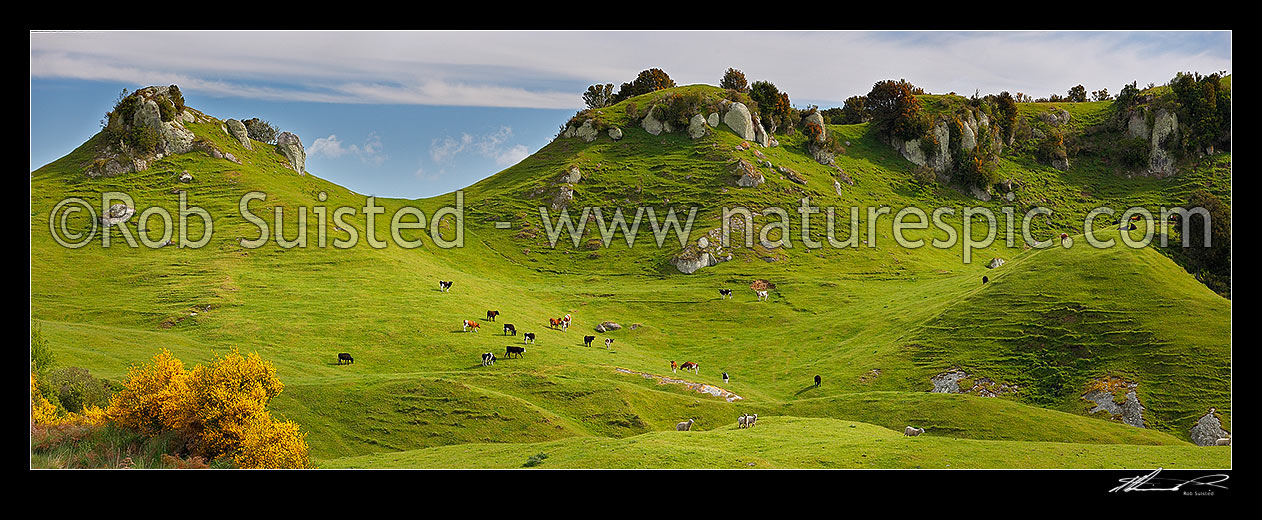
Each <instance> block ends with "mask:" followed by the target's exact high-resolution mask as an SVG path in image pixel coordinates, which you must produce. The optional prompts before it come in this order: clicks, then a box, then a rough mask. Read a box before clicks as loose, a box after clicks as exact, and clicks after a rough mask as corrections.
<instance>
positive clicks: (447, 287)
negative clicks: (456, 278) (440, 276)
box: [438, 280, 456, 292]
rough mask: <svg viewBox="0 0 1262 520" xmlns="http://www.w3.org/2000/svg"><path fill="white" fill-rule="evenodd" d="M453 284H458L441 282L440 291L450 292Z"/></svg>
mask: <svg viewBox="0 0 1262 520" xmlns="http://www.w3.org/2000/svg"><path fill="white" fill-rule="evenodd" d="M453 283H456V282H445V281H443V280H439V281H438V290H440V291H442V292H447V291H448V290H450V289H451V284H453Z"/></svg>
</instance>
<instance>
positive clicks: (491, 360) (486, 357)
mask: <svg viewBox="0 0 1262 520" xmlns="http://www.w3.org/2000/svg"><path fill="white" fill-rule="evenodd" d="M494 364H495V354H492V353H490V352H487V353H486V354H482V366H488V365H494Z"/></svg>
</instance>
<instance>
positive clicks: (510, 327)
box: [504, 323, 517, 336]
mask: <svg viewBox="0 0 1262 520" xmlns="http://www.w3.org/2000/svg"><path fill="white" fill-rule="evenodd" d="M509 333H512V335H514V336H516V335H517V327H514V326H513V324H512V323H505V324H504V335H505V336H507V335H509Z"/></svg>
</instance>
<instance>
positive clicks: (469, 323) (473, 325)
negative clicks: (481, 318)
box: [464, 320, 481, 332]
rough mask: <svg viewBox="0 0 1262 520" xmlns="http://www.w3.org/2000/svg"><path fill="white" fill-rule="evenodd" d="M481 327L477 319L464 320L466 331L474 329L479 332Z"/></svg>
mask: <svg viewBox="0 0 1262 520" xmlns="http://www.w3.org/2000/svg"><path fill="white" fill-rule="evenodd" d="M479 327H481V325H478V322H476V321H473V320H464V331H465V332H469V329H473V332H477V331H478V328H479Z"/></svg>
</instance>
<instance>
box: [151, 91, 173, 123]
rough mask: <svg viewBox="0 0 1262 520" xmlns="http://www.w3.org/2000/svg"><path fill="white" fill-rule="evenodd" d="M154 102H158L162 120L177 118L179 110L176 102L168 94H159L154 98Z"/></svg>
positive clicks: (159, 115)
mask: <svg viewBox="0 0 1262 520" xmlns="http://www.w3.org/2000/svg"><path fill="white" fill-rule="evenodd" d="M154 102H156V103H157V104H158V117H159V118H160V119H162V121H174V120H175V114H176V113H177V112H178V111H177V110H176V108H175V103H172V102H171V100H170V99H168V98H167V97H166V96H157V97H155V98H154Z"/></svg>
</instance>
